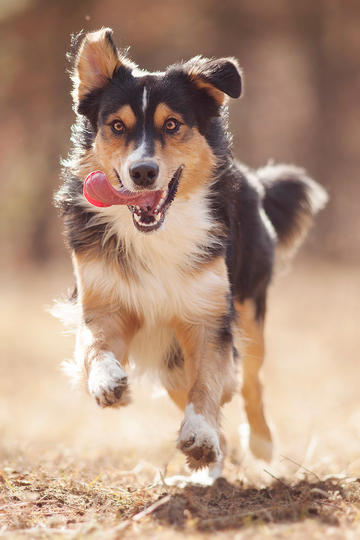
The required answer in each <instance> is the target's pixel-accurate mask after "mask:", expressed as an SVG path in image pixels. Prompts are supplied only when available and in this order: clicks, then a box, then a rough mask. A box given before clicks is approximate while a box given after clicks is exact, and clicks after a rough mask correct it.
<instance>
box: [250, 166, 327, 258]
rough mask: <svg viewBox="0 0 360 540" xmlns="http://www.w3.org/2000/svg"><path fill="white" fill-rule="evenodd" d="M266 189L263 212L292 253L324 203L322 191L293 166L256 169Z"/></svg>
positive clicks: (300, 170) (282, 242)
mask: <svg viewBox="0 0 360 540" xmlns="http://www.w3.org/2000/svg"><path fill="white" fill-rule="evenodd" d="M257 174H258V177H259V179H260V181H261V183H262V185H263V186H264V188H265V194H264V199H263V205H264V210H265V212H266V214H267V216H268V217H269V219H270V221H271V223H272V225H273V227H274V229H275V231H276V234H277V238H278V243H279V246H280V247H281V248H284V249H285V251H288V252H291V253H292V252H293V251H294V250H296V249H297V248H298V247H299V245H300V244H301V242H302V240H303V239H304V238H305V235H306V233H307V231H308V229H309V227H310V225H311V224H312V221H313V217H314V216H315V214H317V212H318V211H319V210H321V209H322V208H323V207H324V206H325V205H326V203H327V200H328V196H327V193H326V191H325V189H324V188H323V187H322V186H320V185H319V184H318V183H317V182H315V181H314V180H312V179H311V178H309V177H308V176H307V175H306V172H305V171H304V170H303V169H300V168H298V167H294V166H293V165H271V164H270V165H267V166H266V167H263V168H262V169H258V170H257Z"/></svg>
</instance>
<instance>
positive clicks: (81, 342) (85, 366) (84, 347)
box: [75, 316, 130, 407]
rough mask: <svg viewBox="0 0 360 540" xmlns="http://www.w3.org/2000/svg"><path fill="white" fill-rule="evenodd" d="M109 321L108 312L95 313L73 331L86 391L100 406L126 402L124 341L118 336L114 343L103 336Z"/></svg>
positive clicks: (128, 399)
mask: <svg viewBox="0 0 360 540" xmlns="http://www.w3.org/2000/svg"><path fill="white" fill-rule="evenodd" d="M113 323H114V321H112V320H111V317H109V316H104V317H101V318H98V317H96V318H95V319H92V321H91V323H90V324H89V323H88V324H86V323H84V324H82V325H81V327H80V328H79V330H78V334H77V342H76V352H75V355H76V361H77V364H78V366H82V370H83V374H84V376H85V381H86V384H87V389H88V391H89V393H90V395H91V396H92V397H93V398H94V399H95V401H96V403H97V404H98V405H99V406H100V407H111V406H115V407H119V406H125V405H127V404H128V403H129V402H130V393H129V389H128V378H127V374H126V372H125V369H124V368H125V365H126V345H125V343H124V342H123V340H122V339H121V338H120V337H118V338H117V340H116V347H115V346H114V343H112V344H110V343H109V341H112V340H109V338H108V336H107V332H108V330H109V325H110V326H111V325H113ZM114 351H116V354H115V352H114Z"/></svg>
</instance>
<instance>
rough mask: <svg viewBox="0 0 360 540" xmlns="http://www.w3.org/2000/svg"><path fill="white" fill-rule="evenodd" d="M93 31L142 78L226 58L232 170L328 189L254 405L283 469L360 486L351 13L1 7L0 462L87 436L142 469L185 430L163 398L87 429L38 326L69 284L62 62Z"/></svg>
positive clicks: (210, 5) (89, 412)
mask: <svg viewBox="0 0 360 540" xmlns="http://www.w3.org/2000/svg"><path fill="white" fill-rule="evenodd" d="M101 26H111V27H112V28H113V29H114V33H115V40H116V42H117V45H118V46H119V47H127V46H128V45H130V46H131V49H130V56H131V57H132V58H133V59H134V60H135V61H136V62H137V63H138V64H139V65H140V66H143V67H146V68H148V69H149V70H159V69H160V70H161V69H163V68H164V67H165V66H167V65H168V64H170V63H172V62H176V61H178V60H180V59H184V60H186V59H188V58H190V57H192V56H194V55H196V54H203V55H205V56H215V57H220V56H227V55H230V56H235V57H237V58H238V60H239V62H240V65H241V66H242V68H243V71H244V81H245V93H244V96H243V97H242V99H241V100H239V101H233V102H232V103H231V104H230V107H231V115H230V118H231V130H232V132H233V135H234V147H235V148H234V149H235V153H236V155H237V157H238V158H239V159H240V160H243V161H244V162H245V163H247V164H249V165H250V166H252V167H258V166H261V165H263V164H264V163H266V162H267V160H268V159H270V158H271V159H274V160H275V161H277V162H285V163H295V164H298V165H301V166H303V167H305V168H306V169H307V170H308V171H309V174H310V175H311V176H313V177H314V178H315V179H317V180H318V181H319V182H320V183H322V184H323V185H324V186H325V187H326V188H327V189H328V191H329V193H330V203H329V205H328V206H327V208H326V210H325V211H324V212H322V213H321V215H320V216H319V219H318V220H317V222H316V226H315V227H314V229H313V230H312V231H311V234H310V236H309V238H308V240H307V242H306V245H305V246H304V248H303V249H302V251H301V253H300V254H299V255H298V256H297V260H296V261H295V264H294V269H293V270H292V272H291V273H290V274H288V275H287V276H284V277H282V278H281V279H278V280H276V281H275V284H274V286H273V289H272V291H271V300H270V310H269V322H268V329H267V333H268V360H267V365H266V368H265V378H266V395H267V401H268V410H269V415H270V416H271V418H272V419H273V421H274V424H275V425H276V426H277V431H278V437H279V441H280V442H279V447H280V449H281V451H282V453H286V452H287V453H288V455H291V456H293V457H296V458H297V459H298V460H300V461H301V460H302V461H304V460H305V461H306V459H307V460H308V461H307V463H310V464H312V466H313V467H316V464H317V463H323V461H322V460H323V458H324V456H326V459H328V461H327V462H326V463H327V464H328V462H329V460H330V462H331V460H332V463H333V468H334V469H336V470H339V469H340V470H343V469H344V468H346V467H349V466H350V464H353V465H351V466H352V467H355V469H356V467H358V468H359V469H360V462H359V461H357V460H358V458H359V457H360V452H359V450H360V448H359V443H358V441H359V440H360V437H359V435H360V433H359V429H360V422H359V420H360V395H359V391H358V388H359V376H360V362H359V360H360V357H359V329H358V318H359V308H360V298H359V296H360V293H359V291H360V276H359V263H360V211H359V198H360V182H359V171H360V152H359V150H360V115H359V96H360V69H359V59H360V3H359V2H358V1H357V0H347V1H346V2H345V1H343V0H318V1H314V0H302V1H301V2H290V1H288V0H274V1H272V2H261V1H254V0H222V1H221V2H219V0H183V1H179V0H166V1H163V0H152V1H151V2H149V1H145V0H131V1H123V0H101V1H99V0H97V1H95V0H77V1H74V0H56V1H55V0H1V2H0V66H1V83H0V99H1V122H0V143H1V144H0V170H1V181H0V185H1V189H2V204H1V212H0V239H1V251H2V253H1V269H2V275H3V279H2V280H1V283H0V298H1V302H0V331H1V334H2V336H1V340H0V348H1V359H0V441H1V442H0V450H1V451H3V452H5V450H4V449H5V447H6V448H12V447H13V445H15V446H19V447H21V448H22V449H24V448H25V447H26V448H34V447H38V445H43V448H47V449H49V448H50V446H52V447H60V446H61V445H62V444H68V445H69V446H70V447H71V448H72V449H74V448H80V447H83V448H86V449H87V450H88V449H89V448H90V446H91V444H94V437H93V434H94V430H95V431H96V434H97V437H98V438H99V440H100V441H102V444H103V441H104V440H106V441H107V442H108V443H109V444H110V443H111V441H112V442H113V443H114V445H115V446H116V447H117V448H119V451H120V449H122V448H125V446H126V444H125V443H126V441H128V442H129V441H130V442H129V445H130V446H131V444H133V442H134V441H135V443H134V446H133V448H135V450H134V452H135V453H136V452H137V451H138V450H137V449H138V447H139V444H140V438H141V437H140V435H141V436H142V435H144V434H145V435H146V437H145V439H142V444H144V445H145V446H149V445H150V446H151V445H153V447H154V448H156V444H160V443H159V440H158V436H157V435H158V425H159V424H158V423H159V416H158V415H159V414H160V415H162V418H163V422H164V423H163V424H162V425H163V426H164V427H163V431H164V437H165V438H166V437H167V436H169V437H168V438H169V440H170V439H171V442H173V441H174V440H175V436H176V430H177V428H178V422H179V421H180V415H179V413H177V412H176V411H175V408H173V406H172V405H170V403H168V401H166V400H167V398H166V397H164V396H162V397H159V398H158V401H156V400H155V401H154V403H155V404H154V405H151V406H149V405H148V404H147V400H146V398H147V396H148V395H149V392H150V390H149V389H148V387H147V386H145V387H144V388H145V390H144V388H143V389H142V390H141V392H139V401H138V402H139V403H140V405H141V404H144V403H145V404H146V405H144V407H145V408H146V411H150V412H151V411H153V416H152V417H151V418H152V420H149V418H150V417H149V416H148V415H147V413H146V414H145V413H144V408H141V407H140V408H139V407H138V409H136V408H133V409H132V408H130V409H129V411H130V412H126V413H124V411H117V412H112V411H109V412H108V411H105V412H104V411H98V410H97V409H96V408H95V407H94V405H93V404H92V403H91V402H90V400H88V399H87V398H86V397H85V395H84V394H79V395H76V396H75V395H73V394H71V391H70V389H69V385H68V384H67V382H66V381H65V378H64V376H63V375H62V374H61V373H60V372H59V368H58V366H59V364H60V361H61V360H62V359H63V358H64V357H66V356H69V355H70V354H71V350H72V347H73V339H72V338H70V339H66V338H64V337H63V336H61V326H60V324H59V323H58V322H57V321H54V320H52V319H51V318H50V316H48V315H47V314H46V313H45V312H44V310H43V305H44V304H50V303H51V301H52V298H53V297H56V296H59V295H61V293H62V292H63V291H65V290H66V288H67V287H70V286H71V284H72V281H73V278H72V271H71V267H70V258H69V255H68V253H66V250H65V248H64V247H63V239H62V235H61V231H62V224H61V221H60V220H59V219H58V217H57V214H56V211H55V209H54V208H53V207H52V202H51V200H52V195H53V192H54V191H55V190H56V188H57V186H58V185H59V159H60V157H61V156H62V157H65V156H66V154H67V152H68V151H69V148H70V143H69V136H70V126H71V124H72V122H73V120H74V115H73V112H72V103H71V100H70V89H71V85H70V80H69V77H68V74H67V73H66V71H67V69H68V68H69V66H68V65H67V62H66V59H65V55H66V52H67V51H68V50H69V49H70V35H71V34H72V33H77V32H78V31H80V30H81V29H84V30H85V31H87V30H93V29H97V28H99V27H101ZM159 400H160V401H159ZM165 403H166V406H165ZM135 407H136V406H135ZM151 407H153V409H152V408H151ZM156 407H157V409H156ZM239 407H240V409H239ZM239 410H241V405H239V404H238V408H237V409H234V411H235V412H233V417H234V418H236V419H238V416H239V414H240V413H239V412H236V411H239ZM131 411H133V412H131ZM154 411H155V412H154ZM156 411H157V412H156ZM129 415H130V417H131V418H132V419H133V420H134V423H133V424H132V426H135V425H136V426H137V427H136V429H135V431H133V432H132V434H130V430H129V423H128V419H129ZM230 417H231V414H230ZM167 422H168V423H167ZM114 425H116V426H117V427H116V430H114ZM154 426H156V429H155V431H156V437H155V436H152V435H151V434H153V435H154V433H153V431H152V430H153V427H154ZM165 426H168V429H167V428H166V427H165ZM132 429H133V430H134V427H132ZM160 438H161V437H160ZM131 441H132V442H131ZM144 441H145V442H144ZM161 444H162V443H161ZM82 445H83V446H82ZM124 445H125V446H124ZM9 452H10V453H9V455H11V451H10V450H9ZM147 452H148V450H147ZM136 455H138V454H136ZM354 463H355V465H354ZM327 466H328V465H327ZM355 469H354V470H355Z"/></svg>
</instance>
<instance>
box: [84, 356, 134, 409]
mask: <svg viewBox="0 0 360 540" xmlns="http://www.w3.org/2000/svg"><path fill="white" fill-rule="evenodd" d="M88 386H89V392H90V394H91V395H92V396H93V397H94V398H95V401H96V403H97V404H98V405H99V406H100V407H120V406H125V405H128V404H129V403H130V392H129V387H128V378H127V375H126V373H125V371H124V370H123V369H122V367H121V366H120V364H119V362H118V361H117V360H116V358H115V356H114V355H113V354H112V353H111V352H106V353H103V355H102V356H101V357H99V358H96V359H94V360H93V362H92V364H91V368H90V373H89V380H88Z"/></svg>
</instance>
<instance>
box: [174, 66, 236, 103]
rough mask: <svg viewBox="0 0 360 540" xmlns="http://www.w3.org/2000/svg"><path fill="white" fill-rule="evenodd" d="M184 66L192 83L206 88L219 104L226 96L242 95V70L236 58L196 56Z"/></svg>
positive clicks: (203, 88) (202, 88) (200, 87)
mask: <svg viewBox="0 0 360 540" xmlns="http://www.w3.org/2000/svg"><path fill="white" fill-rule="evenodd" d="M184 68H185V71H186V73H187V75H188V77H189V78H190V80H191V81H192V83H194V84H195V85H196V86H197V87H198V88H199V89H201V90H205V91H206V92H207V93H208V94H209V95H210V96H211V97H212V98H213V99H214V100H215V101H216V103H217V105H222V104H223V103H224V101H225V98H226V96H230V97H232V98H238V97H240V95H241V87H242V82H241V71H240V67H239V65H238V63H237V60H235V58H220V59H218V60H210V59H208V58H203V57H201V56H195V58H192V59H191V60H189V61H188V62H186V63H185V64H184Z"/></svg>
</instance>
